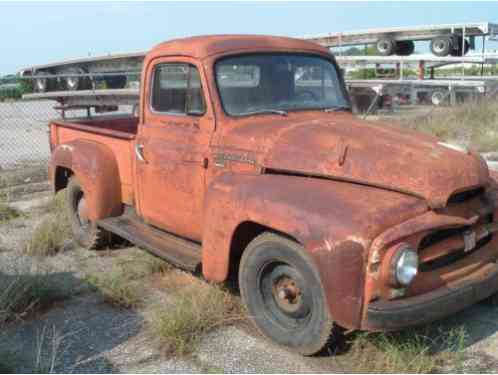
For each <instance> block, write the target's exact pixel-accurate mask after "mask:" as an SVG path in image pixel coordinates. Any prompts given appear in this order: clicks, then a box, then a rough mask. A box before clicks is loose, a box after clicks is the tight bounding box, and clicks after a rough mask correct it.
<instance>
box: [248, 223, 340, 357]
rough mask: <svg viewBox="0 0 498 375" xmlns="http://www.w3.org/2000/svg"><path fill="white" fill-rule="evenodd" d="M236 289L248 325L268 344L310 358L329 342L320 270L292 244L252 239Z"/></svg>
mask: <svg viewBox="0 0 498 375" xmlns="http://www.w3.org/2000/svg"><path fill="white" fill-rule="evenodd" d="M239 286H240V293H241V296H242V300H243V301H244V303H245V305H246V307H247V309H248V311H249V316H250V317H251V320H252V321H253V323H254V324H255V326H256V327H257V328H258V330H259V331H260V332H261V333H262V334H263V335H265V336H266V337H268V338H270V339H271V340H272V341H274V342H276V343H278V344H280V345H282V346H284V347H286V348H288V349H290V350H293V351H296V352H298V353H301V354H304V355H312V354H315V353H317V352H319V351H320V350H322V349H323V348H324V347H325V345H327V343H329V340H330V339H331V338H332V337H333V334H332V332H333V329H332V328H333V320H332V317H331V316H330V313H329V310H328V306H327V303H326V297H325V292H324V290H323V286H322V284H321V282H320V277H319V274H318V271H317V270H316V268H315V265H314V264H313V262H312V261H311V259H310V258H309V257H308V255H307V253H306V252H305V250H304V249H303V248H302V247H301V246H300V245H299V244H297V243H296V242H293V241H291V240H289V239H287V238H285V237H282V236H279V235H276V234H273V233H269V232H266V233H263V234H261V235H259V236H258V237H256V238H255V239H254V240H253V241H251V243H250V244H249V245H248V246H247V248H246V249H245V251H244V253H243V255H242V260H241V263H240V268H239ZM334 333H335V332H334Z"/></svg>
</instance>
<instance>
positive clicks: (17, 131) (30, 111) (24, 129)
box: [0, 101, 59, 171]
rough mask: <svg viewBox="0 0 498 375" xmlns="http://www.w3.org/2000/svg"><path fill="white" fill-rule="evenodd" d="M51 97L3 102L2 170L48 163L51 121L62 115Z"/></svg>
mask: <svg viewBox="0 0 498 375" xmlns="http://www.w3.org/2000/svg"><path fill="white" fill-rule="evenodd" d="M53 107H54V103H53V102H50V101H35V102H26V101H14V102H2V103H0V150H1V153H0V171H2V170H11V169H14V168H23V167H25V166H29V165H40V164H43V163H46V162H47V160H48V158H49V154H50V150H49V144H48V133H47V132H48V126H47V125H48V122H49V120H50V119H52V118H56V117H59V114H58V113H57V111H55V110H54V109H53Z"/></svg>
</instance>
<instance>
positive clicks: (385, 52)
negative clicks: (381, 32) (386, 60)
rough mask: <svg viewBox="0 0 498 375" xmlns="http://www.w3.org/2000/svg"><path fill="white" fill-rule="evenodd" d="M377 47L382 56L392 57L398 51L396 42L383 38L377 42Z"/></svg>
mask: <svg viewBox="0 0 498 375" xmlns="http://www.w3.org/2000/svg"><path fill="white" fill-rule="evenodd" d="M375 47H376V48H377V52H379V54H380V55H382V56H391V55H392V54H394V52H395V51H396V42H395V41H394V40H392V39H391V38H382V39H379V40H378V41H377V43H376V45H375Z"/></svg>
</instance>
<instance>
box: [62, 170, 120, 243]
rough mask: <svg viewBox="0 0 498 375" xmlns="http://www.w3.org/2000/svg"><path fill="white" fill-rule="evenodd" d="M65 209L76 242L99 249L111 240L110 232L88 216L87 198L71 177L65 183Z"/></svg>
mask: <svg viewBox="0 0 498 375" xmlns="http://www.w3.org/2000/svg"><path fill="white" fill-rule="evenodd" d="M66 197H67V209H68V216H69V221H70V224H71V229H72V232H73V236H74V239H75V240H76V242H77V243H78V244H79V245H80V246H82V247H84V248H86V249H101V248H103V247H105V246H106V245H108V244H109V243H110V241H111V233H109V232H107V231H105V230H104V229H102V228H99V227H98V226H97V223H95V222H94V221H92V220H90V219H89V217H88V206H87V199H86V196H85V193H84V191H83V188H82V187H81V185H80V183H79V182H78V180H77V179H76V177H74V176H73V177H71V180H70V181H69V183H68V185H67V193H66Z"/></svg>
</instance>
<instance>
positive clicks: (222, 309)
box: [147, 273, 244, 355]
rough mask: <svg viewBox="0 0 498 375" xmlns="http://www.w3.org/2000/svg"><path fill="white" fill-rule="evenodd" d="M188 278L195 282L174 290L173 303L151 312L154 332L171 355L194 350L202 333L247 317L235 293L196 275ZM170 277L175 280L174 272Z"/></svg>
mask: <svg viewBox="0 0 498 375" xmlns="http://www.w3.org/2000/svg"><path fill="white" fill-rule="evenodd" d="M183 275H187V274H184V273H183ZM187 278H190V279H191V283H190V284H188V285H185V286H183V287H180V288H179V289H175V290H174V299H173V301H172V303H168V304H164V303H161V304H155V305H153V306H151V307H150V308H149V311H148V314H147V323H148V326H149V328H150V331H151V332H152V333H153V335H154V336H156V337H158V338H159V340H160V343H161V347H162V349H163V350H164V351H165V352H166V353H167V354H171V355H185V354H188V353H190V352H192V351H193V350H194V348H195V346H196V344H198V343H199V341H200V339H201V337H202V335H204V334H206V333H208V332H210V331H211V330H213V329H215V328H216V327H219V326H222V325H225V324H230V323H234V322H235V321H239V320H242V319H243V318H244V311H243V308H242V306H241V304H240V301H239V299H238V298H236V297H234V296H233V295H232V294H231V293H229V292H228V291H226V290H224V289H222V288H220V287H218V286H215V285H210V284H207V283H205V282H202V281H200V280H198V279H196V278H195V277H193V276H190V275H188V276H187ZM168 279H169V280H171V279H172V276H171V274H170V275H168ZM180 284H183V282H181V283H180ZM170 285H171V284H170ZM176 285H179V284H176Z"/></svg>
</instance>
